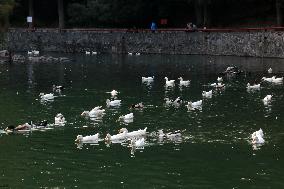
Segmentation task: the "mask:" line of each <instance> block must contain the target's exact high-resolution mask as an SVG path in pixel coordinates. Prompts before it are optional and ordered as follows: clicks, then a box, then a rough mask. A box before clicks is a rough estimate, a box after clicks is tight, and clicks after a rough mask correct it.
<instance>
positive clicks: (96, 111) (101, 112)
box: [81, 106, 105, 117]
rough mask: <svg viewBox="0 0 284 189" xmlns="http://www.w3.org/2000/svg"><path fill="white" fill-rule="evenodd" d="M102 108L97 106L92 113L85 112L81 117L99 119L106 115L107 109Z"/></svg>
mask: <svg viewBox="0 0 284 189" xmlns="http://www.w3.org/2000/svg"><path fill="white" fill-rule="evenodd" d="M101 108H102V106H97V107H95V108H93V109H92V110H91V111H83V112H82V113H81V116H87V117H99V116H103V115H104V113H105V109H101Z"/></svg>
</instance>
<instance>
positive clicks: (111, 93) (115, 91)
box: [107, 89, 119, 97]
mask: <svg viewBox="0 0 284 189" xmlns="http://www.w3.org/2000/svg"><path fill="white" fill-rule="evenodd" d="M107 93H110V95H111V96H112V97H115V96H117V94H118V93H119V92H118V91H117V90H114V89H113V90H112V91H110V92H107Z"/></svg>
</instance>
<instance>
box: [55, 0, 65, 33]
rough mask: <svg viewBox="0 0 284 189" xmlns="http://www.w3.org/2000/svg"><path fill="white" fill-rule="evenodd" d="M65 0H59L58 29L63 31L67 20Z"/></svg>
mask: <svg viewBox="0 0 284 189" xmlns="http://www.w3.org/2000/svg"><path fill="white" fill-rule="evenodd" d="M63 1H64V0H58V1H57V2H58V22H59V24H58V27H59V29H63V28H64V27H65V18H64V2H63Z"/></svg>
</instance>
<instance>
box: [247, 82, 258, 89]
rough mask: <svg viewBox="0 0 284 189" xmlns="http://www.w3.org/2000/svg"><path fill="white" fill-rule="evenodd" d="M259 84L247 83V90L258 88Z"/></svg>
mask: <svg viewBox="0 0 284 189" xmlns="http://www.w3.org/2000/svg"><path fill="white" fill-rule="evenodd" d="M259 89H260V84H255V85H250V83H248V84H247V90H259Z"/></svg>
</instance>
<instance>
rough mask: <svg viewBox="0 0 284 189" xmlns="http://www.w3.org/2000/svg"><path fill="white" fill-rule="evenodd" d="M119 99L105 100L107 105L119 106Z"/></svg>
mask: <svg viewBox="0 0 284 189" xmlns="http://www.w3.org/2000/svg"><path fill="white" fill-rule="evenodd" d="M120 103H121V100H112V101H110V100H109V99H107V100H106V104H107V106H108V107H109V106H120Z"/></svg>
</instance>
